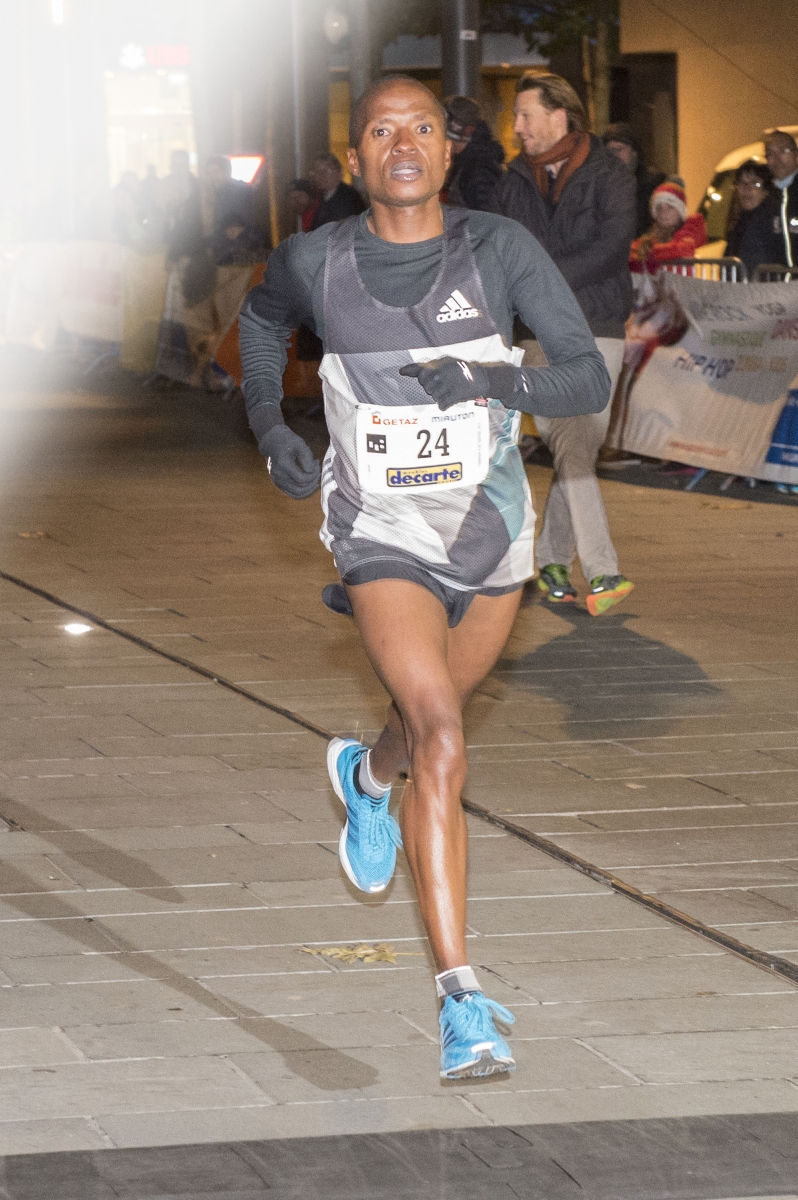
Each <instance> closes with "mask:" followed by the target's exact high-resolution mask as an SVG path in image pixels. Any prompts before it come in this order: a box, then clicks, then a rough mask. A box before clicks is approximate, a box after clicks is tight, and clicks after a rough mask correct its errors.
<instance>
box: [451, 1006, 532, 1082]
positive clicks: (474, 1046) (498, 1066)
mask: <svg viewBox="0 0 798 1200" xmlns="http://www.w3.org/2000/svg"><path fill="white" fill-rule="evenodd" d="M494 1016H496V1017H498V1018H499V1020H500V1021H503V1022H504V1024H505V1025H513V1024H514V1023H515V1017H514V1016H513V1014H512V1013H511V1012H510V1011H509V1009H507V1008H504V1006H503V1005H501V1004H497V1003H496V1001H495V1000H489V999H488V998H487V996H485V995H483V994H482V992H471V993H470V994H469V995H468V996H464V997H463V999H462V1000H455V999H454V998H453V997H452V996H447V997H446V1001H445V1002H444V1005H443V1008H442V1009H441V1015H440V1026H441V1079H468V1078H470V1077H471V1076H475V1075H477V1076H481V1075H498V1074H499V1073H500V1072H501V1071H514V1070H515V1059H514V1058H513V1056H512V1053H511V1051H510V1047H509V1046H508V1045H507V1043H506V1042H505V1040H504V1038H503V1037H500V1036H499V1034H498V1033H497V1031H496V1026H495V1025H494V1024H493V1018H494Z"/></svg>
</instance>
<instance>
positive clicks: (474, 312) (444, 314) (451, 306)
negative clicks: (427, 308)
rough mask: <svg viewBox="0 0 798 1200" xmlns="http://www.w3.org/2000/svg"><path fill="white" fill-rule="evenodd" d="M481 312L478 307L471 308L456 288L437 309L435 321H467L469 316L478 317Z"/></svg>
mask: <svg viewBox="0 0 798 1200" xmlns="http://www.w3.org/2000/svg"><path fill="white" fill-rule="evenodd" d="M481 315H482V314H481V313H480V311H479V309H478V308H472V306H471V305H470V304H469V303H468V301H467V300H466V298H465V296H464V295H463V293H462V292H461V291H459V290H458V289H457V288H455V290H454V291H453V292H452V294H451V296H450V297H449V299H448V300H447V301H446V303H445V304H443V305H442V306H441V308H440V309H439V310H438V315H437V317H436V318H435V319H436V320H437V321H441V322H442V321H467V320H468V319H469V317H479V316H481Z"/></svg>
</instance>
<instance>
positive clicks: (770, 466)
mask: <svg viewBox="0 0 798 1200" xmlns="http://www.w3.org/2000/svg"><path fill="white" fill-rule="evenodd" d="M656 283H657V285H658V286H657V292H658V296H657V298H656V299H655V301H654V304H655V305H656V306H658V309H661V310H662V311H663V312H664V311H665V308H666V307H668V306H669V312H668V316H667V321H665V320H664V319H663V320H662V321H660V322H659V324H658V321H657V312H653V313H652V312H649V313H647V318H651V317H653V320H651V321H650V327H651V329H652V331H653V332H655V333H656V332H657V331H658V328H659V326H663V327H664V326H665V325H666V324H667V325H668V327H669V328H676V336H677V337H678V340H677V341H675V344H672V345H661V344H660V345H658V346H657V348H656V349H655V350H654V352H653V354H651V356H650V358H648V361H646V362H645V365H644V366H643V367H642V368H641V369H640V370H639V373H638V375H637V377H636V379H635V380H634V382H633V383H632V385H631V388H630V389H629V391H628V392H627V395H626V398H625V401H624V404H623V406H622V409H621V412H620V413H619V414H618V417H617V420H616V421H615V422H614V429H615V434H614V440H615V442H616V444H618V445H620V446H622V447H623V448H624V449H626V450H631V451H634V452H635V453H637V454H646V455H650V456H651V457H654V458H665V459H673V460H675V461H676V462H683V463H687V464H689V465H691V466H696V467H706V468H708V469H709V470H712V471H722V472H723V473H724V474H728V475H744V476H753V477H754V478H756V479H770V480H774V481H777V482H784V483H798V380H796V376H798V284H792V283H788V284H785V283H749V284H743V283H720V282H718V283H716V282H713V281H709V280H703V279H689V278H684V277H681V276H678V275H667V276H664V275H660V276H658V277H657V281H656ZM674 311H678V312H679V315H680V317H681V320H680V321H675V320H674V315H673V314H674ZM644 330H645V326H641V328H640V330H639V332H638V336H637V346H640V345H641V343H642V340H643V339H642V338H641V336H640V334H641V333H643V332H644ZM682 330H684V332H682ZM679 335H680V336H679ZM631 338H632V340H630V341H629V342H628V343H627V362H628V363H630V365H631V364H632V363H634V361H635V358H636V357H637V361H639V360H640V358H641V357H644V356H642V355H640V354H638V355H637V356H636V355H635V352H634V351H635V346H634V344H633V341H634V331H632V335H631ZM662 340H668V339H667V338H665V337H663V338H660V341H662ZM794 384H795V385H796V386H795V389H794V390H793V385H794Z"/></svg>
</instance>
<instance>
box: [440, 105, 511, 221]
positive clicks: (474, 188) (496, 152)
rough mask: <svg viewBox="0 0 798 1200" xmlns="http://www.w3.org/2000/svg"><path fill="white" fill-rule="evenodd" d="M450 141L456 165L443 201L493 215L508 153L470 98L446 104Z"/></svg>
mask: <svg viewBox="0 0 798 1200" xmlns="http://www.w3.org/2000/svg"><path fill="white" fill-rule="evenodd" d="M444 108H445V109H446V137H447V138H448V140H449V141H450V142H451V143H452V165H451V167H450V168H449V172H448V174H447V176H446V182H445V183H444V185H443V192H442V195H441V198H442V199H443V200H444V202H445V203H447V204H452V205H454V206H455V207H456V208H472V209H477V210H480V211H482V212H489V211H490V208H491V200H492V197H493V193H494V191H495V190H496V185H497V183H498V182H499V180H500V179H501V177H502V163H503V162H504V149H503V148H502V146H501V145H500V144H499V143H498V142H497V141H496V139H495V138H494V136H493V134H492V133H491V131H490V128H489V127H488V125H487V123H486V122H485V121H484V120H483V119H482V110H481V108H480V107H479V105H478V104H477V103H476V101H474V100H471V99H469V97H468V96H450V97H449V99H448V100H446V101H444Z"/></svg>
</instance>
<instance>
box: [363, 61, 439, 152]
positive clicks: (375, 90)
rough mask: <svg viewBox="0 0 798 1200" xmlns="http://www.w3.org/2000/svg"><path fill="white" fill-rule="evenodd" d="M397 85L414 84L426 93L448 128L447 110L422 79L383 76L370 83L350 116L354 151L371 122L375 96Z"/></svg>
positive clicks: (400, 75) (398, 75)
mask: <svg viewBox="0 0 798 1200" xmlns="http://www.w3.org/2000/svg"><path fill="white" fill-rule="evenodd" d="M395 83H412V85H413V87H416V88H418V89H419V90H420V91H422V92H426V93H427V95H428V96H429V97H430V99H431V101H432V105H433V107H434V108H435V109H436V110H437V112H438V115H439V116H440V119H441V124H442V125H443V127H444V128H446V109H445V108H444V107H443V105H442V104H441V102H440V100H439V99H438V97H437V96H436V95H435V93H434V92H433V90H432V88H428V87H427V85H426V83H422V82H421V80H420V79H414V78H413V76H412V75H402V74H396V75H383V77H382V79H375V80H374V82H373V83H370V84H369V86H368V87H367V88H366V90H365V92H362V93H361V94H360V95H359V96H358V98H357V100H356V101H355V103H354V104H353V105H352V112H351V113H350V116H349V145H350V146H352V147H354V149H357V147H358V146H359V145H360V140H361V138H362V137H363V134H364V133H365V131H366V126H367V125H368V121H369V117H368V111H369V104H370V103H371V101H372V100H373V99H374V97H375V96H379V95H380V94H381V93H382V92H387V91H390V89H391V87H392V86H393V85H394V84H395Z"/></svg>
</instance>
